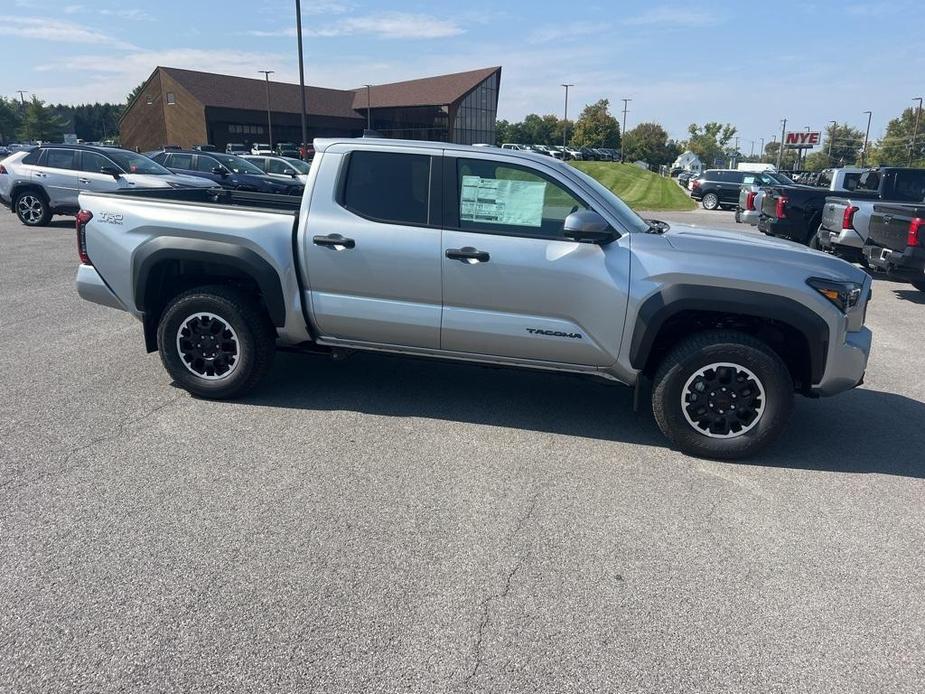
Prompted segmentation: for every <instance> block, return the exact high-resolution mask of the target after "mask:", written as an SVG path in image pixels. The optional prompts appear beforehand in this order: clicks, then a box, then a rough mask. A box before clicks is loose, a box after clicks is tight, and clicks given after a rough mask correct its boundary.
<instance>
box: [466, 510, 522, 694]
mask: <svg viewBox="0 0 925 694" xmlns="http://www.w3.org/2000/svg"><path fill="white" fill-rule="evenodd" d="M539 496H540V495H539V492H537V493H536V494H534V495H533V497H532V498H531V500H530V506H529V508H528V509H527V512H526V513H525V514H523V515H522V516H521V517H520V518H519V519H518V520H517V523H516V524H515V526H514V529H513V530H512V531H511V534H510V535H509V536H508V539H507V542H508V544H510V543H511V542H513V541H514V539H515V538H516V537H517V536H518V535H520V534H522V533H523V531H524V528H525V527H526V525H527V523H528V522H529V521H530V520H532V519H533V517H534V515H535V512H536V506H537V502H538V501H539ZM529 557H530V552H529V550H528V551H527V552H524V553H523V555H521V556H520V557H518V559H517V561H516V562H515V563H514V566H512V567H511V568H510V569H509V570H508V571H507V572H506V573H505V576H504V582H503V583H502V586H501V589H500V590H499V591H497V592H496V593H491V594H490V595H488V596H486V597H485V598H484V599H483V600H482V602H481V605H480V607H481V615H480V617H479V625H478V629H477V630H476V636H475V649H474V650H475V657H474V662H473V664H472V669H471V670H470V671H469V674H468V675H466V679H465V681H464V682H463V684H464V685H465V686H467V687H468V686H469V684H470V682H471V681H472V680H473V679H474V678H475V676H476V675H477V674H478V672H479V670H480V669H481V667H482V665H483V664H484V649H483V643H484V641H485V631H486V629H487V628H488V624H489V622H490V621H491V608H492V605H493V604H494V603H496V602H500V601H502V600H504V599H505V598H507V596H508V593H510V592H511V586H512V585H513V583H514V577H515V576H516V575H517V572H518V571H520V569H521V568H522V567H523V565H524V563H526V561H527V559H528V558H529Z"/></svg>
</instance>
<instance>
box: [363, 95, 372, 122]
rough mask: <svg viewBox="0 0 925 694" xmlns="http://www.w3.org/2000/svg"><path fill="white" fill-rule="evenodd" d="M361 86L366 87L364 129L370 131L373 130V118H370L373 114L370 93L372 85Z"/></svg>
mask: <svg viewBox="0 0 925 694" xmlns="http://www.w3.org/2000/svg"><path fill="white" fill-rule="evenodd" d="M363 86H364V87H366V129H367V130H372V129H373V116H372V113H373V112H372V96H371V93H372V88H373V85H371V84H364V85H363Z"/></svg>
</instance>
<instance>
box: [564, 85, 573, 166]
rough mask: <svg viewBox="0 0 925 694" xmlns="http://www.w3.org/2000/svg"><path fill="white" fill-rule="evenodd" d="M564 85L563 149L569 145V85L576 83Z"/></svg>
mask: <svg viewBox="0 0 925 694" xmlns="http://www.w3.org/2000/svg"><path fill="white" fill-rule="evenodd" d="M562 86H563V87H565V115H564V116H563V118H562V149H563V150H565V148H566V147H567V146H568V144H567V143H568V89H569V87H574V86H575V85H574V84H563V85H562ZM565 158H566V153H565V152H564V151H563V152H562V159H563V161H564V160H565Z"/></svg>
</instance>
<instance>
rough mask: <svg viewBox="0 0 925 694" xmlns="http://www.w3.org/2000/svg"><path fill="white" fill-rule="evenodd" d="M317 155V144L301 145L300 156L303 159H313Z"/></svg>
mask: <svg viewBox="0 0 925 694" xmlns="http://www.w3.org/2000/svg"><path fill="white" fill-rule="evenodd" d="M314 156H315V146H314V145H313V144H304V143H303V144H302V145H301V146H300V147H299V158H300V159H301V160H302V161H311V160H312V158H313V157H314Z"/></svg>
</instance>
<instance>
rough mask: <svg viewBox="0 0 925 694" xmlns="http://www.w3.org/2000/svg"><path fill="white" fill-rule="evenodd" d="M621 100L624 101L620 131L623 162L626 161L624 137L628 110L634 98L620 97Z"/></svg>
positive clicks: (621, 159) (621, 160) (621, 161)
mask: <svg viewBox="0 0 925 694" xmlns="http://www.w3.org/2000/svg"><path fill="white" fill-rule="evenodd" d="M620 101H622V102H623V130H621V131H620V163H623V162H625V161H626V154H625V152H626V147H624V146H623V145H624V144H625V143H624V140H623V138H624V137H625V136H626V112H627V110H628V105H629V102H630V101H632V99H620Z"/></svg>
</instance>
